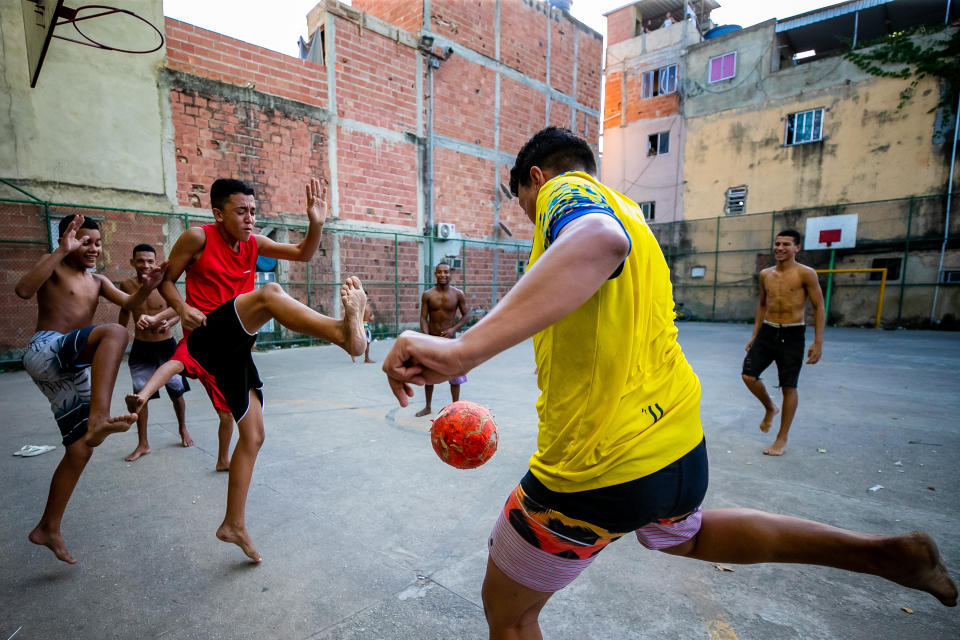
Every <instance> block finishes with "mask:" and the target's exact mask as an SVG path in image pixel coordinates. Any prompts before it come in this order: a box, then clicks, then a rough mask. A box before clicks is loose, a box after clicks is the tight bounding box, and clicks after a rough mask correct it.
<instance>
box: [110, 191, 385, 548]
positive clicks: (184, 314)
mask: <svg viewBox="0 0 960 640" xmlns="http://www.w3.org/2000/svg"><path fill="white" fill-rule="evenodd" d="M306 196H307V217H308V218H309V219H310V226H309V228H308V230H307V235H306V237H304V239H303V240H302V241H300V243H298V244H285V243H278V242H274V241H273V240H271V239H270V238H267V237H266V236H262V235H257V234H255V233H254V231H255V229H254V222H255V221H256V201H255V199H254V192H253V189H252V188H251V187H249V186H248V185H246V184H245V183H243V182H241V181H239V180H226V179H220V180H217V181H216V182H214V183H213V186H212V187H211V189H210V201H211V205H212V208H213V217H214V223H213V224H208V225H204V226H203V227H192V228H190V229H188V230H187V231H185V232H184V233H183V235H181V236H180V238H178V239H177V243H176V244H175V245H174V247H173V250H172V251H171V252H170V258H169V261H168V262H169V266H168V268H167V275H166V277H165V278H164V281H163V282H162V283H161V285H160V293H161V294H162V295H163V297H164V298H165V299H166V301H167V303H169V304H170V306H171V307H173V308H174V309H175V310H176V311H177V313H178V314H179V315H180V319H181V321H182V322H183V329H184V339H183V340H181V342H180V344H179V345H178V346H177V351H176V353H175V354H174V356H173V358H172V359H171V360H170V361H168V362H167V363H166V364H164V365H163V366H161V367H160V368H159V369H157V371H156V373H155V374H154V375H153V377H151V378H150V380H149V381H148V382H147V384H146V386H144V388H143V389H141V390H140V392H139V393H138V394H134V395H130V396H127V405H128V407H130V410H131V411H135V410H137V409H138V408H139V407H141V406H142V405H143V403H145V402H146V400H147V398H149V397H150V396H151V395H152V394H153V393H154V392H155V391H156V390H157V389H159V388H160V387H161V386H163V384H164V383H165V382H166V380H167V379H169V377H170V376H172V375H174V374H177V373H183V374H184V375H187V376H189V377H192V378H197V379H199V380H200V382H201V383H202V384H203V385H204V387H205V388H206V389H207V392H208V393H209V395H210V399H211V400H212V401H213V404H214V407H216V408H217V409H218V411H229V412H230V414H232V416H233V418H234V419H235V420H236V421H237V428H238V431H239V434H240V436H239V439H238V441H237V446H236V448H235V449H234V452H233V459H232V460H231V461H230V468H229V472H230V481H229V484H228V489H227V511H226V514H225V515H224V518H223V523H222V524H221V525H220V527H219V528H218V529H217V537H218V538H219V539H220V540H223V541H224V542H232V543H234V544H236V545H237V546H239V547H240V548H241V549H242V550H243V552H244V553H245V554H247V556H248V557H249V558H250V559H251V560H253V561H254V562H260V554H259V553H257V550H256V549H255V548H254V546H253V543H252V542H251V540H250V536H249V535H248V534H247V530H246V525H245V523H244V515H243V514H244V506H245V504H246V500H247V490H248V489H249V487H250V478H251V477H252V475H253V466H254V464H255V463H256V460H257V453H258V452H259V451H260V445H261V444H262V443H263V438H264V431H263V394H262V392H261V388H262V386H263V383H262V382H261V381H260V376H259V374H258V373H257V367H256V365H255V364H254V363H253V358H252V356H251V354H250V350H251V349H252V348H253V344H254V342H255V341H256V336H257V331H258V330H259V329H260V327H262V326H263V325H264V324H266V323H267V322H269V321H270V320H272V319H275V320H277V321H278V322H279V323H280V324H282V325H283V326H285V327H287V328H288V329H292V330H293V331H296V332H298V333H304V334H307V335H310V336H313V337H316V338H321V339H323V340H327V341H329V342H332V343H334V344H336V345H338V346H340V347H341V348H343V349H344V350H345V351H346V352H347V353H349V354H350V355H352V356H358V355H361V354H363V351H364V348H365V347H366V335H365V334H364V330H363V315H364V309H365V307H366V300H367V295H366V293H364V291H363V289H362V287H361V285H360V280H358V279H357V278H354V277H350V278H347V281H346V282H345V283H344V284H343V285H342V286H341V287H340V302H341V303H342V305H343V309H344V315H343V318H341V319H340V320H335V319H334V318H330V317H328V316H325V315H322V314H319V313H317V312H316V311H314V310H313V309H311V308H310V307H307V306H306V305H304V304H301V303H300V302H298V301H297V300H295V299H293V298H291V297H290V296H289V295H287V293H286V292H285V291H284V290H283V289H282V288H281V287H280V285H278V284H275V283H269V284H266V285H264V286H263V287H261V288H259V289H256V290H254V288H253V286H254V277H255V273H256V262H257V256H258V255H263V256H267V257H270V258H278V259H283V260H296V261H300V262H307V261H309V260H310V258H311V257H313V254H314V252H316V250H317V247H318V246H319V245H320V234H321V231H322V229H323V221H324V218H325V217H326V203H325V202H324V201H323V199H322V190H321V188H320V182H319V181H318V180H317V179H312V180H311V181H310V183H309V184H307V186H306ZM184 271H186V291H187V296H186V297H187V299H186V302H184V300H183V299H182V298H181V297H180V293H179V292H178V291H177V288H176V285H175V283H176V281H177V279H178V278H179V277H180V274H182V273H183V272H184ZM221 424H222V422H221ZM221 432H222V429H221ZM227 442H228V443H229V434H228V438H227ZM222 445H223V442H222V439H221V448H222Z"/></svg>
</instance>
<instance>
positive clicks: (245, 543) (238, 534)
mask: <svg viewBox="0 0 960 640" xmlns="http://www.w3.org/2000/svg"><path fill="white" fill-rule="evenodd" d="M217 538H219V539H220V540H223V541H224V542H231V543H233V544H235V545H237V546H238V547H240V549H241V550H242V551H243V552H244V553H245V554H247V557H248V558H250V559H251V560H253V561H254V562H260V561H261V560H262V559H263V558H261V557H260V554H259V553H257V550H256V549H254V548H253V542H251V541H250V536H248V535H247V531H246V529H236V528H234V527H229V526H227V524H226V523H224V524H221V525H220V528H219V529H217Z"/></svg>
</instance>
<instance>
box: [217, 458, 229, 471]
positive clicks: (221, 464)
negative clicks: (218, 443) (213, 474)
mask: <svg viewBox="0 0 960 640" xmlns="http://www.w3.org/2000/svg"><path fill="white" fill-rule="evenodd" d="M216 470H217V471H230V461H229V460H217V466H216Z"/></svg>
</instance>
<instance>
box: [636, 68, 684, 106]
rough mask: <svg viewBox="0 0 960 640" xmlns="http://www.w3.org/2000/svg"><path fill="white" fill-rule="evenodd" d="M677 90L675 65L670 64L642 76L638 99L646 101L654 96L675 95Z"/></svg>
mask: <svg viewBox="0 0 960 640" xmlns="http://www.w3.org/2000/svg"><path fill="white" fill-rule="evenodd" d="M676 90H677V65H675V64H671V65H669V66H666V67H662V68H660V69H657V70H655V71H647V72H645V73H644V74H643V84H642V86H641V87H640V99H641V100H646V99H647V98H653V97H654V96H662V95H665V94H668V93H675V92H676Z"/></svg>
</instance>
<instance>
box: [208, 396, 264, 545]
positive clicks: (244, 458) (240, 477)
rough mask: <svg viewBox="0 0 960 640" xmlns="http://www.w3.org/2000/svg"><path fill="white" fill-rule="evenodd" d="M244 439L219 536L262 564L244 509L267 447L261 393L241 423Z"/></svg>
mask: <svg viewBox="0 0 960 640" xmlns="http://www.w3.org/2000/svg"><path fill="white" fill-rule="evenodd" d="M237 431H238V432H239V433H240V438H239V440H237V447H236V449H234V451H233V460H231V461H230V483H229V485H228V486H227V512H226V514H225V515H224V516H223V523H222V524H221V525H220V528H219V529H217V537H218V538H219V539H221V540H223V541H224V542H232V543H233V544H235V545H237V546H238V547H240V548H241V549H242V550H243V552H244V553H245V554H247V557H248V558H250V559H251V560H253V561H254V562H260V560H261V558H260V554H259V553H257V550H256V549H254V548H253V542H251V541H250V536H249V535H248V534H247V528H246V524H245V521H244V510H245V508H246V504H247V490H248V489H249V488H250V478H251V477H252V476H253V465H254V464H255V463H256V461H257V454H258V453H259V452H260V446H261V445H262V444H263V437H264V435H263V409H262V407H261V406H260V399H259V398H258V397H257V394H256V393H255V392H254V391H253V390H252V389H251V390H250V408H249V409H248V410H247V415H245V416H244V417H243V420H241V421H240V422H239V423H237Z"/></svg>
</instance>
